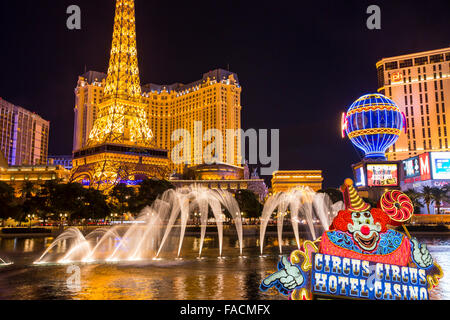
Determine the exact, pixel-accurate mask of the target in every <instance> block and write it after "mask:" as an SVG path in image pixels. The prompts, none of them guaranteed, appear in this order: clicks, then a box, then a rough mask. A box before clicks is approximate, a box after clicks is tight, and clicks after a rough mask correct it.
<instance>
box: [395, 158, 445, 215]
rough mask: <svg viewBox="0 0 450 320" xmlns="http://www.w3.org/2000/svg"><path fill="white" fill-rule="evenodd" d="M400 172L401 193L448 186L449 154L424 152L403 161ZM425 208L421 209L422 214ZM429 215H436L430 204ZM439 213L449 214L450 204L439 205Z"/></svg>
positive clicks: (433, 206) (432, 204)
mask: <svg viewBox="0 0 450 320" xmlns="http://www.w3.org/2000/svg"><path fill="white" fill-rule="evenodd" d="M401 163H402V166H401V170H400V187H401V190H402V191H406V190H408V189H413V190H415V191H417V192H420V191H421V190H422V188H423V187H425V186H428V187H437V188H442V187H444V186H446V185H449V184H450V152H426V153H422V154H419V155H418V156H415V157H411V158H408V159H405V160H403V161H402V162H401ZM426 210H427V209H426V208H424V209H422V212H423V213H427V212H426ZM430 213H432V214H433V213H437V212H436V208H435V205H434V203H431V206H430ZM441 213H450V203H445V202H444V203H443V204H441Z"/></svg>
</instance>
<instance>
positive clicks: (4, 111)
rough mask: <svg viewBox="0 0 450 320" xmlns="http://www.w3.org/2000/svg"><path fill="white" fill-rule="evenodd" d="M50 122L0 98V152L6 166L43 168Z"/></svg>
mask: <svg viewBox="0 0 450 320" xmlns="http://www.w3.org/2000/svg"><path fill="white" fill-rule="evenodd" d="M49 130H50V122H49V121H47V120H44V119H42V118H41V117H40V116H38V115H37V114H35V113H33V112H31V111H28V110H26V109H24V108H22V107H19V106H16V105H14V104H12V103H10V102H8V101H6V100H3V99H2V98H0V150H1V152H2V153H3V155H4V157H5V158H6V161H7V162H8V165H10V166H22V165H45V164H47V155H48V139H49Z"/></svg>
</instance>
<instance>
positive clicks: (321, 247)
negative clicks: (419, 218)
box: [260, 179, 443, 300]
mask: <svg viewBox="0 0 450 320" xmlns="http://www.w3.org/2000/svg"><path fill="white" fill-rule="evenodd" d="M341 190H342V193H343V195H344V202H345V210H342V211H340V212H339V213H338V215H337V216H336V217H335V218H334V220H333V223H332V225H331V226H330V229H329V230H328V231H326V232H325V233H324V234H323V235H322V236H321V237H320V238H319V239H317V240H315V241H305V242H304V243H303V244H302V246H301V248H300V250H296V251H294V252H292V253H291V255H290V257H286V256H284V257H282V259H281V261H280V262H279V263H278V271H275V272H271V274H269V275H268V276H267V277H266V278H265V279H264V280H263V281H262V283H261V284H260V289H261V290H262V291H268V290H269V289H271V288H275V289H277V290H278V291H279V292H280V293H281V294H283V295H286V296H289V298H290V299H292V300H310V299H316V298H321V297H322V298H330V297H331V298H351V299H370V300H429V298H430V290H431V289H433V288H434V287H436V286H437V285H438V284H439V280H440V279H441V278H442V277H443V272H442V269H441V267H440V266H439V265H438V264H437V263H436V262H435V261H434V260H433V258H432V256H431V254H430V252H429V250H428V248H427V246H426V245H425V244H420V243H419V241H418V240H417V239H416V238H414V237H411V235H410V234H409V232H408V230H407V229H406V227H405V226H404V224H405V223H406V222H408V221H409V220H410V219H411V217H412V215H413V211H414V207H413V205H412V202H411V200H410V199H409V198H408V196H406V195H405V194H404V193H402V192H400V191H387V192H386V193H385V194H384V195H383V196H382V197H381V199H380V201H379V204H378V206H377V208H371V207H370V205H369V204H367V203H365V202H364V201H363V200H362V199H361V198H360V197H359V195H358V193H357V192H356V190H355V189H354V187H353V181H352V180H350V179H347V180H346V181H345V183H344V185H343V186H342V188H341ZM395 227H403V230H404V231H405V233H402V232H399V231H397V230H395Z"/></svg>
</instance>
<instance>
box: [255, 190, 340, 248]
mask: <svg viewBox="0 0 450 320" xmlns="http://www.w3.org/2000/svg"><path fill="white" fill-rule="evenodd" d="M343 208H344V204H343V203H342V202H338V203H336V204H333V203H332V201H331V199H330V198H329V196H328V195H327V194H325V193H315V192H314V191H313V190H312V189H310V188H309V187H301V188H298V189H293V190H291V191H289V192H280V193H277V194H275V195H273V196H271V197H270V198H269V199H268V200H267V201H266V204H265V206H264V209H263V212H262V215H261V225H260V252H261V255H262V254H263V251H264V239H265V235H266V230H267V225H268V223H269V220H270V218H271V216H272V215H273V213H274V212H277V234H278V243H279V250H280V254H281V253H282V252H283V242H282V240H283V226H284V218H285V216H286V215H287V213H288V212H289V213H290V216H291V224H292V228H293V231H294V235H295V239H296V243H297V247H298V248H300V236H299V230H298V225H299V223H300V218H304V219H305V220H306V223H307V225H308V228H309V232H310V235H311V237H312V239H313V240H316V238H317V237H316V230H315V226H314V215H315V216H317V217H318V219H319V221H320V223H321V227H322V229H323V231H325V230H327V229H328V228H329V226H330V223H331V220H332V219H333V218H334V216H335V215H336V214H337V212H339V210H342V209H343Z"/></svg>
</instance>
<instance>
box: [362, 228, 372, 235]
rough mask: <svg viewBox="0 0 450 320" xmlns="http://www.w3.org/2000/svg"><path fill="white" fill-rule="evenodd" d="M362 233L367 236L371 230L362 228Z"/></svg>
mask: <svg viewBox="0 0 450 320" xmlns="http://www.w3.org/2000/svg"><path fill="white" fill-rule="evenodd" d="M361 233H362V234H363V235H365V236H367V235H368V234H369V233H370V228H369V227H368V226H362V228H361Z"/></svg>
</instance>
